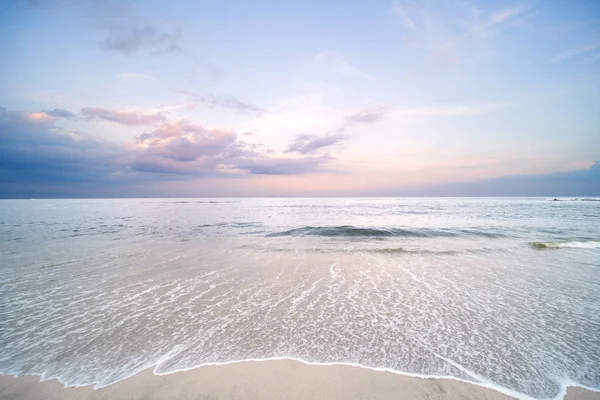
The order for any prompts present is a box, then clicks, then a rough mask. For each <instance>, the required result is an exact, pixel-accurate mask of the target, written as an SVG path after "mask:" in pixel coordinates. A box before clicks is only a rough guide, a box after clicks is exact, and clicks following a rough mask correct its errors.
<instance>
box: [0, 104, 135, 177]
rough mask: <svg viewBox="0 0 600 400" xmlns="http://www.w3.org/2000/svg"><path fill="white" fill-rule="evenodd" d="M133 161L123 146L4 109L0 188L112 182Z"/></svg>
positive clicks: (0, 114)
mask: <svg viewBox="0 0 600 400" xmlns="http://www.w3.org/2000/svg"><path fill="white" fill-rule="evenodd" d="M129 159H130V154H128V151H127V149H126V148H125V146H122V145H119V144H115V143H109V142H105V141H102V140H99V139H96V138H93V137H91V136H89V135H86V134H85V133H83V132H81V131H78V130H66V129H60V128H59V127H58V126H57V125H56V120H55V119H54V118H38V117H37V116H36V113H34V114H27V113H22V112H16V111H9V110H7V109H6V108H3V107H0V182H4V183H6V182H13V183H22V184H31V183H43V184H52V183H56V182H90V181H93V182H98V181H110V180H113V178H114V177H116V176H117V175H115V174H116V173H118V172H120V171H122V170H123V169H124V168H125V167H126V164H127V162H128V160H129Z"/></svg>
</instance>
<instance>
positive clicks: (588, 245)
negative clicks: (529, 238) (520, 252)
mask: <svg viewBox="0 0 600 400" xmlns="http://www.w3.org/2000/svg"><path fill="white" fill-rule="evenodd" d="M530 244H531V247H533V248H535V249H561V248H573V249H600V240H586V241H579V240H573V241H567V242H532V243H530Z"/></svg>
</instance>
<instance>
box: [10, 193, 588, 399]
mask: <svg viewBox="0 0 600 400" xmlns="http://www.w3.org/2000/svg"><path fill="white" fill-rule="evenodd" d="M0 252H1V254H2V259H1V261H0V262H1V264H0V298H1V299H2V300H1V301H0V373H3V374H43V375H44V377H46V378H50V377H58V378H60V379H61V381H63V382H64V383H66V384H68V385H78V384H95V385H98V386H105V385H109V384H111V383H114V382H116V381H118V380H120V379H123V378H126V377H128V376H131V375H133V374H135V373H136V372H139V371H140V370H142V369H145V368H147V367H150V366H156V371H157V372H158V373H166V372H171V371H177V370H181V369H189V368H191V367H194V366H197V365H201V364H205V363H214V362H228V361H234V360H242V359H264V358H277V357H290V358H298V359H302V360H305V361H309V362H318V363H336V362H340V363H354V364H360V365H364V366H367V367H375V368H387V369H392V370H395V371H400V372H407V373H414V374H420V375H434V376H451V377H456V378H460V379H464V380H468V381H474V382H481V383H485V384H488V385H491V386H496V387H501V388H505V389H511V390H514V391H517V392H519V393H521V394H523V397H525V396H526V395H529V396H532V397H536V398H545V397H554V396H556V395H557V394H559V392H560V390H561V386H562V385H564V384H567V383H576V384H580V385H583V386H587V387H590V388H596V389H600V340H599V339H598V338H599V337H600V334H599V333H600V202H594V201H561V202H553V201H548V199H542V198H532V199H525V198H522V199H520V198H514V199H458V198H453V199H417V198H411V199H405V198H403V199H387V198H386V199H198V200H190V199H180V200H177V199H131V200H14V201H13V200H5V201H1V202H0Z"/></svg>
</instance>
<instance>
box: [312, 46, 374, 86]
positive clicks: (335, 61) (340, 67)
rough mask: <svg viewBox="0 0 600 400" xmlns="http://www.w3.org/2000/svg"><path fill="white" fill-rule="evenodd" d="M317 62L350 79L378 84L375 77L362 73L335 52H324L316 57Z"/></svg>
mask: <svg viewBox="0 0 600 400" xmlns="http://www.w3.org/2000/svg"><path fill="white" fill-rule="evenodd" d="M315 60H316V61H317V62H319V63H321V64H322V65H323V66H324V67H325V68H327V69H329V70H331V71H333V72H336V73H338V74H340V75H343V76H346V77H348V78H359V79H365V80H368V81H371V82H377V79H375V78H374V77H373V76H371V75H369V74H367V73H366V72H363V71H361V70H360V69H358V68H357V67H355V66H354V65H352V64H350V63H349V62H348V61H346V60H345V59H344V58H343V57H342V56H341V55H340V54H337V53H335V52H333V51H323V52H321V53H319V54H317V55H316V56H315Z"/></svg>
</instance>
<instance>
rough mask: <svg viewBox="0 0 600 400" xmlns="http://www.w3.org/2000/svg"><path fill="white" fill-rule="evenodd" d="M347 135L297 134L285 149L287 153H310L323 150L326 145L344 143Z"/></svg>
mask: <svg viewBox="0 0 600 400" xmlns="http://www.w3.org/2000/svg"><path fill="white" fill-rule="evenodd" d="M346 139H347V137H346V136H344V135H339V134H336V135H325V136H316V135H306V134H301V135H297V136H296V139H295V140H294V141H293V142H292V143H290V145H289V146H288V148H287V149H286V150H285V152H286V153H300V154H310V153H315V152H318V151H320V150H322V149H323V148H325V147H330V146H333V145H336V144H340V143H342V142H343V141H344V140H346Z"/></svg>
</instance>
